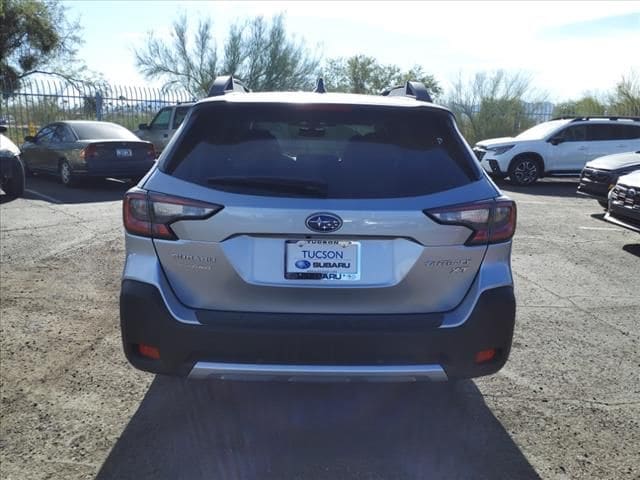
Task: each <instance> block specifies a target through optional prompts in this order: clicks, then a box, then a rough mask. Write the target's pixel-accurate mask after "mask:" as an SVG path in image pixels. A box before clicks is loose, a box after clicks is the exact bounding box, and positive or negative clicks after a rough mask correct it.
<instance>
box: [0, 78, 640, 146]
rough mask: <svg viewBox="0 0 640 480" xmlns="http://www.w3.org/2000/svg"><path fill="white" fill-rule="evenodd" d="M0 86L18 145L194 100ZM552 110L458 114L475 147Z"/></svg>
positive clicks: (148, 115)
mask: <svg viewBox="0 0 640 480" xmlns="http://www.w3.org/2000/svg"><path fill="white" fill-rule="evenodd" d="M0 87H1V88H2V92H1V93H2V96H1V98H0V124H6V125H7V127H8V136H9V137H10V138H11V139H12V140H13V141H14V142H15V143H17V144H20V143H22V141H23V139H24V136H26V135H35V134H36V132H37V131H38V130H39V129H40V128H41V127H42V126H44V125H46V124H47V123H50V122H53V121H58V120H104V121H110V122H115V123H119V124H121V125H123V126H125V127H127V128H129V129H131V130H135V129H137V127H138V125H139V124H140V123H148V122H149V121H150V120H151V119H152V118H153V116H154V115H155V114H156V112H157V111H158V110H160V109H161V108H162V107H164V106H167V105H173V104H176V103H179V102H188V101H193V100H196V99H194V98H192V97H191V96H190V95H189V94H187V93H186V92H181V91H166V90H162V89H157V88H150V87H131V86H118V85H110V84H108V83H104V82H101V83H92V84H88V83H77V82H63V81H57V80H52V79H50V78H38V79H28V80H24V81H22V82H21V84H20V85H19V88H18V87H16V85H11V84H8V83H6V82H2V80H1V79H0ZM556 107H557V106H556V105H554V104H553V103H550V102H536V103H527V102H523V103H521V104H519V106H518V107H517V108H516V109H515V110H513V109H512V108H507V107H505V106H504V105H501V104H499V103H498V104H495V105H493V106H491V105H489V106H484V107H483V108H482V109H481V108H480V106H478V107H477V109H474V110H473V111H472V112H471V115H472V116H473V117H474V119H473V121H472V120H471V118H470V117H469V116H468V115H466V116H465V115H464V114H461V113H460V112H458V115H457V116H458V121H459V125H460V128H461V130H462V132H463V134H464V135H465V137H466V138H467V140H468V141H469V142H471V143H473V142H475V141H477V140H480V139H482V138H489V137H496V136H506V135H514V134H516V133H519V132H521V131H522V130H524V129H526V128H529V127H531V126H532V125H535V124H537V123H541V122H545V121H547V120H550V119H551V118H552V117H553V116H554V115H555V114H556V113H561V114H563V115H568V114H571V112H568V111H566V110H562V109H556ZM612 108H613V109H612V110H611V111H607V112H604V111H603V112H591V113H592V114H598V113H599V114H604V113H611V114H617V115H635V116H638V115H640V111H638V109H637V108H636V109H626V108H620V107H612ZM453 110H454V111H456V109H455V108H453ZM481 110H482V111H481ZM581 114H584V112H581Z"/></svg>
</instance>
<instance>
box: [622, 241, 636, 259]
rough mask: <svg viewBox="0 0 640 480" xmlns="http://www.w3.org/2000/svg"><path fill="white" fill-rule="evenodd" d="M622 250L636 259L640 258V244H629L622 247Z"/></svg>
mask: <svg viewBox="0 0 640 480" xmlns="http://www.w3.org/2000/svg"><path fill="white" fill-rule="evenodd" d="M622 250H624V251H625V252H627V253H630V254H631V255H635V256H636V257H640V243H629V244H627V245H624V246H623V247H622Z"/></svg>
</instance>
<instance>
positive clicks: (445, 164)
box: [165, 104, 478, 198]
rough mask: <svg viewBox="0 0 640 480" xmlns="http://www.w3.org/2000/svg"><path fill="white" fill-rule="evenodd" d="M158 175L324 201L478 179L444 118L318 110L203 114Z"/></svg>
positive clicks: (237, 109) (407, 111) (347, 108)
mask: <svg viewBox="0 0 640 480" xmlns="http://www.w3.org/2000/svg"><path fill="white" fill-rule="evenodd" d="M165 169H166V171H167V172H168V173H171V174H172V175H174V176H176V177H178V178H181V179H183V180H187V181H190V182H194V183H199V184H202V185H207V186H209V187H211V188H216V189H220V190H225V191H231V192H237V193H251V194H258V195H259V194H263V195H275V194H277V191H276V190H277V185H278V184H279V185H280V186H281V189H282V194H285V193H286V194H287V195H294V196H295V195H300V196H302V195H304V196H309V195H313V193H314V192H315V193H317V194H318V196H322V197H327V198H391V197H403V196H418V195H425V194H430V193H435V192H439V191H443V190H447V189H451V188H455V187H459V186H462V185H465V184H467V183H469V182H471V181H473V180H475V179H477V175H478V174H477V171H476V169H475V168H474V165H473V159H472V158H471V156H470V155H469V153H468V150H467V149H466V148H465V146H464V144H463V142H462V141H461V139H460V138H459V136H458V135H457V133H456V131H455V128H454V125H453V120H452V119H451V117H450V115H449V114H448V113H446V112H441V111H437V110H432V109H420V108H389V107H384V108H381V107H362V106H353V105H325V104H320V105H304V106H302V105H295V104H291V105H281V104H259V105H238V104H217V105H208V106H203V107H201V108H199V109H198V110H197V111H195V112H194V114H193V116H192V118H191V124H190V127H189V128H188V129H187V130H186V131H185V134H184V136H183V137H182V138H181V139H180V140H179V142H178V145H177V147H176V149H175V150H174V151H173V152H172V153H171V154H170V155H169V157H168V161H167V164H166V166H165ZM269 177H271V178H275V179H276V180H277V181H276V180H273V181H269V180H267V178H269ZM240 179H243V180H242V181H241V180H240ZM247 179H255V180H253V181H247ZM305 182H306V184H307V187H305V186H304V184H305ZM294 184H295V185H296V187H295V188H292V185H294ZM274 185H275V186H274ZM300 185H303V186H302V187H300ZM318 185H322V186H323V187H322V188H317V186H318Z"/></svg>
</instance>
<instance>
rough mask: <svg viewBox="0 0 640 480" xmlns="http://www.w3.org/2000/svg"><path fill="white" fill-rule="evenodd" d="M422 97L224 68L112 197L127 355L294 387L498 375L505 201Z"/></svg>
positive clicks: (508, 208)
mask: <svg viewBox="0 0 640 480" xmlns="http://www.w3.org/2000/svg"><path fill="white" fill-rule="evenodd" d="M429 100H430V98H429V96H428V93H427V92H426V90H425V89H424V86H423V85H421V84H419V83H416V82H408V83H407V85H405V86H403V87H398V88H395V89H392V90H389V91H386V92H384V93H383V95H381V96H372V95H351V94H337V93H326V92H325V91H324V89H322V88H318V89H316V91H315V92H296V93H291V92H286V93H283V92H270V93H250V92H247V90H246V88H244V87H243V86H241V85H240V84H239V83H238V82H237V81H235V80H233V79H232V78H227V79H222V80H217V81H216V82H215V83H214V87H213V88H212V92H211V93H210V97H209V98H206V99H204V100H202V101H200V102H198V103H197V104H195V105H194V107H193V108H192V109H191V111H190V112H189V115H188V116H187V118H186V120H185V121H184V123H183V125H182V126H181V128H180V130H179V131H178V132H177V134H176V135H175V136H174V138H173V139H172V141H171V142H170V144H169V145H168V146H167V148H166V149H165V151H164V152H163V154H162V156H161V157H160V159H159V161H158V163H157V165H156V166H155V167H154V168H153V169H152V170H151V171H150V172H149V174H148V175H147V176H146V177H145V178H144V179H143V180H142V181H141V182H140V184H139V185H138V186H137V187H135V188H133V189H131V190H129V191H128V192H127V193H126V196H125V199H124V203H123V210H124V226H125V229H126V235H125V236H126V264H125V268H124V273H123V278H122V289H121V296H120V316H121V327H122V338H123V344H124V350H125V353H126V356H127V358H128V359H129V361H130V362H131V363H132V364H133V365H134V366H135V367H137V368H140V369H142V370H147V371H150V372H154V373H162V374H173V375H181V376H189V377H191V378H209V377H214V378H223V379H285V380H289V381H296V380H302V381H304V380H313V379H321V380H327V381H331V380H352V379H361V380H395V381H397V380H400V381H403V380H405V381H414V380H447V379H460V378H470V377H477V376H481V375H488V374H492V373H495V372H496V371H498V370H499V369H500V368H501V367H502V366H503V365H504V363H505V362H506V360H507V357H508V355H509V350H510V348H511V342H512V336H513V327H514V319H515V297H514V293H513V280H512V274H511V263H510V257H511V239H512V237H513V234H514V230H515V225H516V206H515V204H514V202H513V201H512V200H509V199H508V198H506V197H504V196H503V195H502V193H501V192H500V191H499V190H498V188H497V187H496V186H495V184H494V183H492V181H491V180H490V179H489V178H488V177H487V175H486V174H485V173H484V171H483V169H482V168H480V166H479V164H478V161H477V160H476V158H475V156H474V154H473V152H472V151H471V149H470V147H469V146H468V144H467V143H466V142H465V140H464V139H463V137H462V136H461V134H460V132H459V131H458V129H457V127H456V123H455V119H454V117H453V115H452V113H451V112H450V111H449V110H447V109H445V108H443V107H441V106H437V105H434V104H433V103H431V102H430V101H429Z"/></svg>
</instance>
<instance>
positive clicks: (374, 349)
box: [120, 280, 515, 378]
mask: <svg viewBox="0 0 640 480" xmlns="http://www.w3.org/2000/svg"><path fill="white" fill-rule="evenodd" d="M217 313H218V317H219V318H220V322H219V323H216V321H215V317H216V312H208V313H204V312H199V313H198V316H199V317H201V318H202V317H203V316H207V319H206V324H203V325H189V324H184V323H181V322H178V321H177V320H175V319H174V318H173V317H172V316H171V314H170V312H169V311H168V310H167V308H166V306H165V304H164V301H163V299H162V297H161V295H160V292H159V291H158V290H157V288H156V287H155V286H153V285H150V284H146V283H142V282H137V281H133V280H124V281H123V282H122V291H121V295H120V320H121V327H122V338H123V344H124V350H125V354H126V356H127V358H128V360H129V361H130V362H131V363H132V364H133V365H134V366H135V367H137V368H140V369H142V370H147V371H150V372H154V373H163V374H174V375H181V376H186V375H188V374H189V372H190V371H191V369H192V368H193V366H194V365H195V363H196V362H198V361H210V362H229V363H250V364H282V365H294V364H304V365H372V366H373V365H416V364H440V365H442V366H443V367H444V369H445V371H446V373H447V375H448V376H449V377H450V378H452V377H453V378H470V377H478V376H482V375H488V374H491V373H495V372H496V371H498V370H499V369H500V368H501V367H502V366H503V365H504V363H505V362H506V360H507V358H508V355H509V351H510V349H511V341H512V336H513V327H514V319H515V298H514V294H513V288H512V287H501V288H496V289H492V290H488V291H485V292H484V293H483V294H482V295H481V296H480V298H479V300H478V302H477V304H476V307H475V309H474V311H473V313H472V314H471V316H470V318H468V319H467V321H466V322H465V323H464V324H463V325H461V326H459V327H453V328H437V326H435V324H434V323H433V319H434V318H435V317H431V319H430V320H431V321H429V316H428V315H426V316H425V324H424V325H418V324H417V323H416V319H415V318H412V319H411V321H407V319H406V318H404V319H403V317H411V316H405V315H393V316H392V315H384V316H376V315H371V316H369V318H371V319H372V323H373V324H374V325H372V327H371V328H367V327H366V321H365V320H366V318H365V317H366V316H361V315H360V316H358V321H357V322H355V323H354V320H353V318H352V317H353V316H344V317H343V316H342V315H326V316H323V315H317V314H314V315H306V314H297V315H292V314H285V315H278V314H275V313H247V312H241V313H238V312H224V314H222V313H221V312H217ZM296 317H297V318H298V319H299V324H298V325H295V324H294V322H293V321H292V320H293V319H294V318H296ZM323 317H324V318H325V319H326V320H327V324H326V325H324V328H322V327H321V325H322V322H321V319H322V318H323ZM327 317H328V318H327ZM376 317H377V319H376ZM414 317H415V316H414ZM283 319H284V320H283ZM341 319H344V322H341ZM439 320H441V319H439ZM141 343H142V344H147V345H152V346H155V347H157V348H158V349H159V351H160V357H161V359H160V360H151V359H148V358H145V357H142V356H141V355H140V354H139V353H138V351H137V345H138V344H141ZM489 348H495V349H497V350H498V355H497V357H496V359H495V360H493V361H492V362H490V363H486V364H482V365H476V364H475V362H474V357H475V354H476V353H477V352H478V351H480V350H485V349H489Z"/></svg>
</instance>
